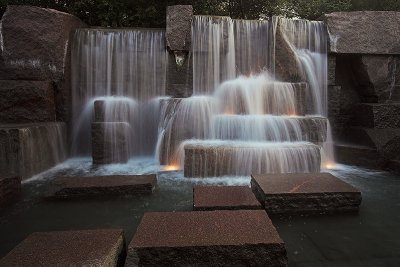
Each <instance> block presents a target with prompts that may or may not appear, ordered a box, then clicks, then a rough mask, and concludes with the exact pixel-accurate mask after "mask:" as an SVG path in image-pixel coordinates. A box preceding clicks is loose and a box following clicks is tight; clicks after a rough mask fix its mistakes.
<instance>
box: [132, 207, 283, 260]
mask: <svg viewBox="0 0 400 267" xmlns="http://www.w3.org/2000/svg"><path fill="white" fill-rule="evenodd" d="M176 265H179V266H287V257H286V250H285V245H284V243H283V241H282V239H281V238H280V237H279V235H278V232H277V231H276V229H275V227H274V226H273V225H272V222H271V220H270V219H269V218H268V216H267V214H266V213H265V212H264V211H262V210H253V211H250V210H241V211H194V212H164V213H159V212H155V213H146V214H145V215H144V216H143V218H142V221H141V222H140V225H139V227H138V228H137V231H136V234H135V236H134V237H133V239H132V241H131V243H130V245H129V251H128V257H127V260H126V265H125V266H176Z"/></svg>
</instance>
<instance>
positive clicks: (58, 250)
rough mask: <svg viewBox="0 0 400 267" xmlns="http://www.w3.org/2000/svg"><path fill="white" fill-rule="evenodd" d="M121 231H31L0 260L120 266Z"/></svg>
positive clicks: (13, 263) (18, 263) (20, 263)
mask: <svg viewBox="0 0 400 267" xmlns="http://www.w3.org/2000/svg"><path fill="white" fill-rule="evenodd" d="M125 257H126V247H125V238H124V234H123V231H122V230H114V229H110V230H86V231H65V232H39V233H33V234H31V235H30V236H28V237H27V238H26V239H25V240H24V241H22V242H21V243H20V244H19V245H18V246H17V247H15V248H14V249H13V250H12V251H11V252H10V253H8V254H7V255H6V256H5V257H4V258H2V259H1V260H0V265H1V266H21V267H25V266H26V267H28V266H29V267H30V266H43V267H44V266H49V267H50V266H60V267H61V266H65V267H67V266H110V267H111V266H123V265H124V262H125Z"/></svg>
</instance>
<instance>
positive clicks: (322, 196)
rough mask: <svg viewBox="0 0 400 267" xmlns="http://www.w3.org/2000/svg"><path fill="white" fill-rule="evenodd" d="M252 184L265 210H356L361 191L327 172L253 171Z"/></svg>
mask: <svg viewBox="0 0 400 267" xmlns="http://www.w3.org/2000/svg"><path fill="white" fill-rule="evenodd" d="M251 187H252V189H253V192H254V193H255V195H256V196H257V198H258V200H259V201H260V202H261V203H262V204H263V205H264V207H265V210H266V211H267V212H268V214H296V213H298V214H307V213H312V214H317V213H332V212H346V211H357V210H358V208H359V206H360V204H361V192H360V191H359V190H357V189H356V188H354V187H353V186H351V185H349V184H348V183H346V182H344V181H342V180H340V179H338V178H336V177H335V176H333V175H332V174H330V173H313V174H309V173H307V174H305V173H296V174H268V175H252V179H251Z"/></svg>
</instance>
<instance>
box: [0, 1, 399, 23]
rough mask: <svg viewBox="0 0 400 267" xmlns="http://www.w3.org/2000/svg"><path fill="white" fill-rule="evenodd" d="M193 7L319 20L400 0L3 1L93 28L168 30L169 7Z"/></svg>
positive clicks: (0, 4)
mask: <svg viewBox="0 0 400 267" xmlns="http://www.w3.org/2000/svg"><path fill="white" fill-rule="evenodd" d="M181 4H191V5H193V8H194V12H195V14H202V15H207V14H210V15H211V14H212V15H221V16H231V17H232V18H242V19H259V18H262V17H269V16H272V15H282V16H287V17H300V18H306V19H318V18H319V17H320V16H321V15H322V14H324V13H330V12H334V11H352V10H400V0H222V1H220V0H204V1H198V0H0V15H2V14H3V13H4V11H5V9H6V6H7V5H34V6H40V7H47V8H53V9H57V10H60V11H64V12H68V13H71V14H74V15H76V16H78V17H79V18H81V19H82V20H83V21H85V22H86V23H88V24H89V25H92V26H103V27H165V13H166V12H165V11H166V7H167V6H168V5H181Z"/></svg>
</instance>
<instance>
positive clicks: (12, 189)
mask: <svg viewBox="0 0 400 267" xmlns="http://www.w3.org/2000/svg"><path fill="white" fill-rule="evenodd" d="M20 194H21V178H20V177H11V178H0V208H1V207H5V206H6V205H8V204H11V203H12V202H13V201H15V200H16V199H17V198H18V197H19V196H20Z"/></svg>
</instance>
